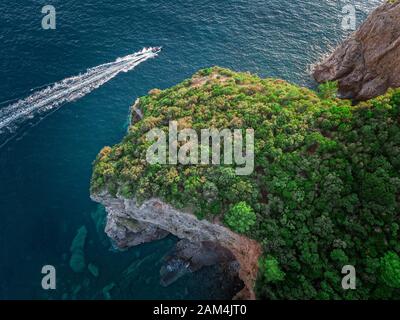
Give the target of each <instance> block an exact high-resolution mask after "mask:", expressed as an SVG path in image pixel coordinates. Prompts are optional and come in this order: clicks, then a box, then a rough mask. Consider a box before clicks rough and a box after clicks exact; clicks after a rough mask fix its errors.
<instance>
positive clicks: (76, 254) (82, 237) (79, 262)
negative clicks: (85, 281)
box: [69, 226, 87, 272]
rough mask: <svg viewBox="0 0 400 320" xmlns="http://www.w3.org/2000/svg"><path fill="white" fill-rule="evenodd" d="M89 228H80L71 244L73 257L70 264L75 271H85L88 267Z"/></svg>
mask: <svg viewBox="0 0 400 320" xmlns="http://www.w3.org/2000/svg"><path fill="white" fill-rule="evenodd" d="M86 236H87V230H86V227H85V226H82V227H80V228H79V229H78V232H77V234H76V236H75V238H74V240H73V241H72V244H71V248H70V251H71V259H70V260H69V265H70V267H71V269H72V270H73V271H74V272H83V271H84V270H85V268H86V263H85V251H84V250H85V241H86Z"/></svg>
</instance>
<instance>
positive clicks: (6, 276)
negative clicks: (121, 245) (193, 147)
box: [0, 0, 382, 299]
mask: <svg viewBox="0 0 400 320" xmlns="http://www.w3.org/2000/svg"><path fill="white" fill-rule="evenodd" d="M381 2H382V1H378V0H354V1H332V0H302V1H300V0H264V1H262V0H218V1H216V0H215V1H210V0H184V1H181V0H175V1H167V0H151V1H150V0H126V1H111V0H109V1H106V0H85V1H80V0H52V1H50V0H45V1H41V0H31V1H26V0H12V1H11V0H2V1H1V2H0V102H1V103H0V112H1V110H3V111H4V110H5V109H4V108H6V107H7V106H9V105H10V104H12V103H15V102H17V101H18V100H20V99H24V98H26V97H28V96H29V95H31V94H32V93H33V92H35V90H42V89H43V88H45V87H46V85H48V84H51V83H55V82H58V81H61V80H63V79H65V78H68V77H71V76H76V75H78V74H80V73H84V72H85V71H86V70H87V69H88V68H91V67H96V66H99V65H101V64H104V63H108V62H112V61H115V59H117V58H118V57H124V56H126V55H129V54H132V53H134V52H138V51H140V50H141V49H142V48H143V47H148V46H162V47H163V50H162V52H161V53H160V54H159V57H157V58H154V59H149V60H147V61H145V62H143V63H141V64H140V65H138V66H137V67H136V68H135V69H133V70H131V71H129V72H126V73H120V74H118V75H116V76H115V77H113V78H112V79H110V80H109V81H105V83H104V84H103V85H102V86H100V87H98V88H94V89H93V90H92V92H91V93H88V94H82V95H81V97H80V98H79V99H74V101H71V102H67V103H64V104H63V105H60V106H58V107H57V108H53V109H52V110H51V111H48V112H45V113H42V114H38V115H36V116H34V117H33V118H29V119H23V120H24V121H22V123H21V124H19V125H18V128H14V129H15V130H14V131H13V132H12V134H10V133H7V132H3V133H2V134H0V135H3V137H0V140H4V139H3V138H4V135H8V136H7V139H9V141H8V142H7V143H5V144H4V145H3V146H2V147H0V299H83V298H84V299H105V298H111V299H151V298H153V299H207V298H208V299H215V298H229V297H230V294H231V289H232V288H230V287H229V284H224V277H223V276H222V275H221V274H219V273H218V272H217V271H216V270H215V269H213V268H206V269H203V270H202V271H200V272H198V273H194V274H188V275H186V276H184V277H183V278H181V279H179V280H178V281H177V282H175V283H174V284H172V285H170V286H168V287H162V286H160V284H159V281H160V275H159V271H160V266H161V264H162V261H163V257H164V256H165V255H166V254H168V253H169V252H170V250H171V249H172V248H173V246H174V243H175V242H176V241H177V239H176V238H174V237H172V236H170V237H168V238H166V239H164V240H161V241H157V242H153V243H149V244H145V245H141V246H138V247H135V248H132V249H130V250H127V251H125V252H118V251H116V250H114V249H113V248H112V246H111V244H110V242H109V241H108V239H107V238H106V237H105V235H104V233H103V231H102V229H103V227H104V225H103V219H104V210H103V208H102V207H101V206H99V205H97V204H96V203H94V202H92V201H91V200H90V198H89V183H90V176H91V168H92V162H93V160H94V159H95V157H96V154H97V153H98V152H99V150H100V149H101V148H102V147H103V146H105V145H113V144H115V143H117V142H119V141H120V140H121V138H122V137H123V136H124V134H125V132H126V129H127V123H128V112H129V106H130V105H132V103H133V102H134V101H135V99H136V98H137V97H139V96H142V95H146V93H147V92H148V91H149V90H150V89H152V88H161V89H163V88H167V87H170V86H172V85H174V84H177V83H179V82H181V81H182V80H184V79H185V78H188V77H190V76H191V75H192V74H193V73H195V72H196V71H197V70H198V69H200V68H204V67H209V66H213V65H220V66H223V67H228V68H232V69H233V70H236V71H250V72H252V73H257V74H258V75H260V76H262V77H279V78H283V79H286V80H288V81H291V82H294V83H297V84H300V85H305V86H309V87H314V86H315V84H314V82H313V81H312V79H311V77H310V74H309V70H310V66H311V65H312V64H313V63H315V62H316V61H318V60H319V59H320V57H321V55H322V54H323V53H325V52H327V51H329V50H331V48H332V47H334V46H335V44H337V43H338V42H339V41H340V40H342V39H343V38H345V37H346V36H348V35H349V33H350V31H347V30H343V28H342V26H341V22H342V18H343V13H342V9H343V7H344V6H345V5H346V4H354V5H356V8H357V10H356V17H357V25H359V24H360V23H361V22H362V21H363V20H364V19H365V17H366V15H367V13H368V12H369V11H371V10H372V9H373V8H375V7H376V6H377V5H378V4H379V3H381ZM47 4H51V5H53V6H54V7H55V9H56V29H55V30H44V29H42V27H41V20H42V18H43V16H44V14H42V13H41V9H42V7H43V6H44V5H47ZM81 226H85V227H86V229H87V231H88V233H87V239H86V243H85V258H86V262H87V263H92V264H93V265H95V266H96V267H97V268H98V270H99V275H98V276H97V277H95V276H94V275H92V274H91V273H90V272H89V271H85V272H83V273H75V272H73V271H72V270H71V268H70V267H69V258H70V246H71V242H72V240H73V238H74V237H75V235H76V233H77V230H78V229H79V228H80V227H81ZM44 265H53V266H54V267H55V268H56V270H57V289H56V290H50V291H45V290H43V289H42V287H41V279H42V276H43V275H42V274H41V269H42V267H43V266H44Z"/></svg>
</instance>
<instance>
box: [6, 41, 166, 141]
mask: <svg viewBox="0 0 400 320" xmlns="http://www.w3.org/2000/svg"><path fill="white" fill-rule="evenodd" d="M160 50H161V48H158V47H155V48H144V49H143V50H142V51H139V52H136V53H134V54H130V55H127V56H125V57H122V58H118V59H117V60H115V61H114V62H110V63H105V64H102V65H99V66H97V67H93V68H90V69H87V71H86V72H85V73H83V74H80V75H78V76H74V77H70V78H66V79H64V80H62V81H60V82H56V83H53V84H50V85H49V86H47V87H46V88H44V89H42V90H40V91H36V92H34V93H33V94H32V95H30V96H28V97H27V98H24V99H21V100H18V101H17V102H15V103H12V104H10V105H8V106H6V107H3V108H1V109H0V145H1V140H2V139H1V136H3V135H7V134H10V133H13V132H15V131H16V130H17V129H18V127H19V126H20V125H21V124H23V123H24V122H25V121H26V120H27V119H32V118H34V117H35V116H37V115H39V114H43V113H46V112H48V111H51V110H54V109H56V108H58V107H60V106H61V105H62V104H64V103H67V102H71V101H75V100H77V99H79V98H81V97H83V96H85V95H87V94H88V93H90V92H92V91H93V90H94V89H97V88H98V87H100V86H101V85H103V84H105V83H106V82H108V81H109V80H111V79H112V78H114V77H115V76H117V75H118V74H119V73H120V72H128V71H130V70H132V69H134V68H135V67H136V66H137V65H139V64H140V63H142V62H144V61H146V60H148V59H150V58H154V57H156V56H157V54H158V53H159V52H160Z"/></svg>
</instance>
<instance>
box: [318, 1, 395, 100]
mask: <svg viewBox="0 0 400 320" xmlns="http://www.w3.org/2000/svg"><path fill="white" fill-rule="evenodd" d="M313 76H314V78H315V80H316V81H318V82H320V83H322V82H325V81H338V84H339V93H340V94H341V96H342V97H343V98H347V99H353V100H357V101H360V100H367V99H370V98H374V97H377V96H379V95H381V94H383V93H385V92H386V91H387V89H388V88H397V87H399V86H400V2H399V1H388V2H387V3H384V4H383V5H381V6H379V7H378V8H377V9H376V10H374V11H373V12H372V13H371V14H370V15H369V16H368V18H367V19H366V21H365V22H364V23H363V24H362V25H361V26H360V27H359V29H358V30H357V31H356V32H355V33H353V34H352V35H351V36H350V37H349V38H348V39H347V40H345V41H344V42H343V43H342V44H341V45H340V46H339V47H337V48H336V50H335V51H334V52H333V53H332V54H331V55H330V56H329V57H328V58H327V59H325V60H324V61H322V62H321V63H319V64H318V65H316V67H315V69H314V71H313Z"/></svg>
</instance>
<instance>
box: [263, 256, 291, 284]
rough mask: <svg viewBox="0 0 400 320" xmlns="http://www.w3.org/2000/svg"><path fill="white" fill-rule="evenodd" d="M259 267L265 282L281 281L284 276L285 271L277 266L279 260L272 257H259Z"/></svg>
mask: <svg viewBox="0 0 400 320" xmlns="http://www.w3.org/2000/svg"><path fill="white" fill-rule="evenodd" d="M259 267H260V269H259V270H260V274H261V277H264V281H265V282H276V281H282V280H283V279H284V278H285V273H284V272H283V271H282V270H281V269H280V268H279V262H278V260H276V259H275V258H274V257H267V258H265V259H261V260H260V266H259Z"/></svg>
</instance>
